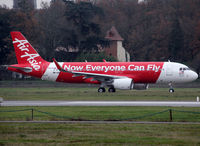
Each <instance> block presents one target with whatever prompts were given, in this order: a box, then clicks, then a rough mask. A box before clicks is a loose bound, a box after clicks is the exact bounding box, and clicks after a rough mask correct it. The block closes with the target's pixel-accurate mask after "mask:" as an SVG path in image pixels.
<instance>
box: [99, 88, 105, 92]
mask: <svg viewBox="0 0 200 146" xmlns="http://www.w3.org/2000/svg"><path fill="white" fill-rule="evenodd" d="M98 92H100V93H103V92H106V89H105V88H103V87H100V88H99V89H98Z"/></svg>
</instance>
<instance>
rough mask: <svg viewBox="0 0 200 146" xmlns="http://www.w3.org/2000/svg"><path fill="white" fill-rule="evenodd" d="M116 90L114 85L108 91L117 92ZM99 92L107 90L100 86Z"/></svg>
mask: <svg viewBox="0 0 200 146" xmlns="http://www.w3.org/2000/svg"><path fill="white" fill-rule="evenodd" d="M115 91H116V90H115V88H113V87H110V88H109V89H108V92H115ZM98 92H100V93H103V92H106V89H105V88H104V87H100V88H99V89H98Z"/></svg>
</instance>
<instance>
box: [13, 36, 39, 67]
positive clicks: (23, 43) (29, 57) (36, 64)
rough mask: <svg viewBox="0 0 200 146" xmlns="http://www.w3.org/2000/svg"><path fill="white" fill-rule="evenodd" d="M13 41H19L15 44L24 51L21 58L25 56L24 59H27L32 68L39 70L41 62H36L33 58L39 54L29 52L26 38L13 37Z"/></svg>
mask: <svg viewBox="0 0 200 146" xmlns="http://www.w3.org/2000/svg"><path fill="white" fill-rule="evenodd" d="M15 43H19V44H18V45H17V48H19V50H20V51H21V52H24V55H21V58H24V57H27V59H26V61H28V62H29V63H30V64H31V66H32V67H33V69H34V70H36V71H39V69H40V65H39V64H40V63H41V62H37V60H35V58H36V57H38V56H40V55H39V54H29V49H28V47H29V42H28V41H27V40H18V39H17V38H15V39H14V41H13V44H15Z"/></svg>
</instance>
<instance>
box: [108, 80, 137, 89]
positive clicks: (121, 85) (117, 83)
mask: <svg viewBox="0 0 200 146" xmlns="http://www.w3.org/2000/svg"><path fill="white" fill-rule="evenodd" d="M112 86H114V88H116V89H125V90H127V89H129V90H131V89H133V80H132V79H130V78H124V79H114V80H113V82H112Z"/></svg>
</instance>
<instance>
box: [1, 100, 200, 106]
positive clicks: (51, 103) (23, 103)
mask: <svg viewBox="0 0 200 146" xmlns="http://www.w3.org/2000/svg"><path fill="white" fill-rule="evenodd" d="M0 106H166V107H200V102H193V101H3V102H2V103H0Z"/></svg>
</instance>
